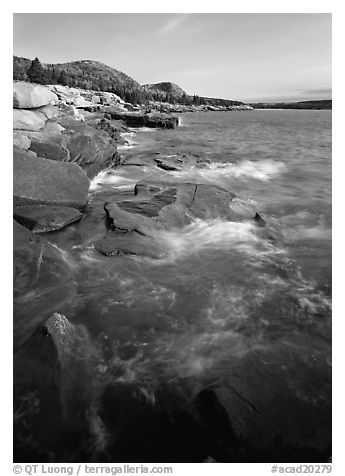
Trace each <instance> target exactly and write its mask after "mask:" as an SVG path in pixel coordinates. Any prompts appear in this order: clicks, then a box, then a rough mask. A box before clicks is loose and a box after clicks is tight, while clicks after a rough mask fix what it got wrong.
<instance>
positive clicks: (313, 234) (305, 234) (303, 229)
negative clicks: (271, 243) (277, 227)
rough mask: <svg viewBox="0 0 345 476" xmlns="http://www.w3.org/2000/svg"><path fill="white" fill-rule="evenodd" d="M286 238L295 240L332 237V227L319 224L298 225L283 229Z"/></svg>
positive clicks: (327, 239) (288, 240)
mask: <svg viewBox="0 0 345 476" xmlns="http://www.w3.org/2000/svg"><path fill="white" fill-rule="evenodd" d="M282 233H283V236H284V239H285V240H286V241H287V242H294V241H299V240H325V241H329V240H331V239H332V229H331V228H328V227H325V226H324V225H318V226H310V227H308V226H303V225H300V226H297V227H295V228H289V229H285V230H283V231H282Z"/></svg>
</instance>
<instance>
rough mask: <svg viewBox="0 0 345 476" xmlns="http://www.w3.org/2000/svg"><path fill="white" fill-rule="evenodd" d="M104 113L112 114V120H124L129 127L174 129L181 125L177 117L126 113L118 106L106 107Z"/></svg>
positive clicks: (103, 109)
mask: <svg viewBox="0 0 345 476" xmlns="http://www.w3.org/2000/svg"><path fill="white" fill-rule="evenodd" d="M101 110H102V112H105V113H108V114H110V116H111V118H112V119H117V120H122V121H124V122H125V123H126V125H127V126H129V127H152V128H157V127H160V128H163V129H174V128H175V127H177V126H178V124H179V119H178V117H177V116H171V115H167V114H145V113H139V112H124V111H121V110H120V108H119V107H118V106H115V107H114V106H105V107H103V108H102V109H101Z"/></svg>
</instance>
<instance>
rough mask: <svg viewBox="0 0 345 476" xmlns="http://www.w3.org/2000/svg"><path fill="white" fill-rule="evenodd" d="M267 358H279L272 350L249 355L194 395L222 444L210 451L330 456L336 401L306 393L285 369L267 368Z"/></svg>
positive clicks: (263, 457) (242, 456)
mask: <svg viewBox="0 0 345 476" xmlns="http://www.w3.org/2000/svg"><path fill="white" fill-rule="evenodd" d="M260 356H261V357H263V359H262V360H261V358H260ZM266 359H269V361H271V362H273V361H274V357H273V355H271V356H269V355H267V353H266V354H260V353H255V354H254V353H250V354H248V355H246V356H245V357H244V358H242V359H241V361H240V362H238V363H237V365H236V374H234V375H232V376H230V375H229V376H228V377H224V378H222V379H221V380H218V381H217V382H215V383H214V384H211V385H210V386H209V387H207V388H205V389H204V390H202V391H201V392H199V393H198V394H197V395H196V397H195V398H194V400H193V405H194V408H195V410H196V412H197V414H198V418H199V420H200V421H201V422H203V424H204V425H205V427H206V428H207V432H208V433H209V434H210V435H212V439H213V440H214V442H215V443H216V447H215V448H214V450H213V451H211V452H210V455H211V456H213V457H214V458H215V459H216V460H217V461H224V462H225V461H228V462H230V461H236V460H237V461H248V460H251V461H272V460H273V459H274V460H280V461H282V460H285V461H299V460H304V461H305V460H306V459H310V460H313V461H318V462H322V461H325V460H326V459H327V457H328V455H329V454H330V441H331V424H330V422H331V418H330V415H331V413H330V412H331V403H330V401H329V402H328V403H327V402H326V401H325V400H323V401H322V403H321V402H319V403H317V402H315V401H314V402H311V401H308V400H307V399H305V398H300V397H299V396H298V394H296V391H295V389H293V388H291V386H290V385H289V382H288V381H286V374H285V373H284V374H281V373H280V374H278V373H277V372H273V371H272V368H270V370H268V369H267V360H266ZM258 389H260V390H258ZM217 449H218V453H217Z"/></svg>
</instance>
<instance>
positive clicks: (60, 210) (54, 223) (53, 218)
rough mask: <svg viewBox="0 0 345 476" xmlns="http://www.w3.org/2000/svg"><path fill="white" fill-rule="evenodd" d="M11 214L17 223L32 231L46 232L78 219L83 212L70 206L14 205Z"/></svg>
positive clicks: (58, 228)
mask: <svg viewBox="0 0 345 476" xmlns="http://www.w3.org/2000/svg"><path fill="white" fill-rule="evenodd" d="M13 216H14V218H15V219H16V221H17V222H18V223H20V224H21V225H23V226H25V227H26V228H28V229H29V230H31V231H33V232H34V233H46V232H49V231H55V230H60V229H61V228H64V227H66V226H67V225H70V224H71V223H74V222H76V221H79V220H80V219H81V218H82V217H83V214H82V213H80V211H79V210H77V209H75V208H72V207H62V206H54V205H28V206H19V207H15V209H14V210H13Z"/></svg>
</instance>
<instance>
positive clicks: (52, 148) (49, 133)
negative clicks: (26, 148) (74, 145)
mask: <svg viewBox="0 0 345 476" xmlns="http://www.w3.org/2000/svg"><path fill="white" fill-rule="evenodd" d="M64 130H65V129H64V128H63V127H62V126H60V124H57V123H54V122H50V121H47V123H46V125H45V127H44V128H43V129H41V130H40V131H35V132H27V133H26V135H27V137H28V138H29V139H30V141H31V145H30V150H32V151H34V152H36V154H37V155H38V156H39V157H44V158H46V159H50V160H59V161H64V162H68V161H69V157H70V155H69V151H68V149H67V145H66V142H67V141H66V136H65V135H63V134H61V132H62V131H64Z"/></svg>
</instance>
